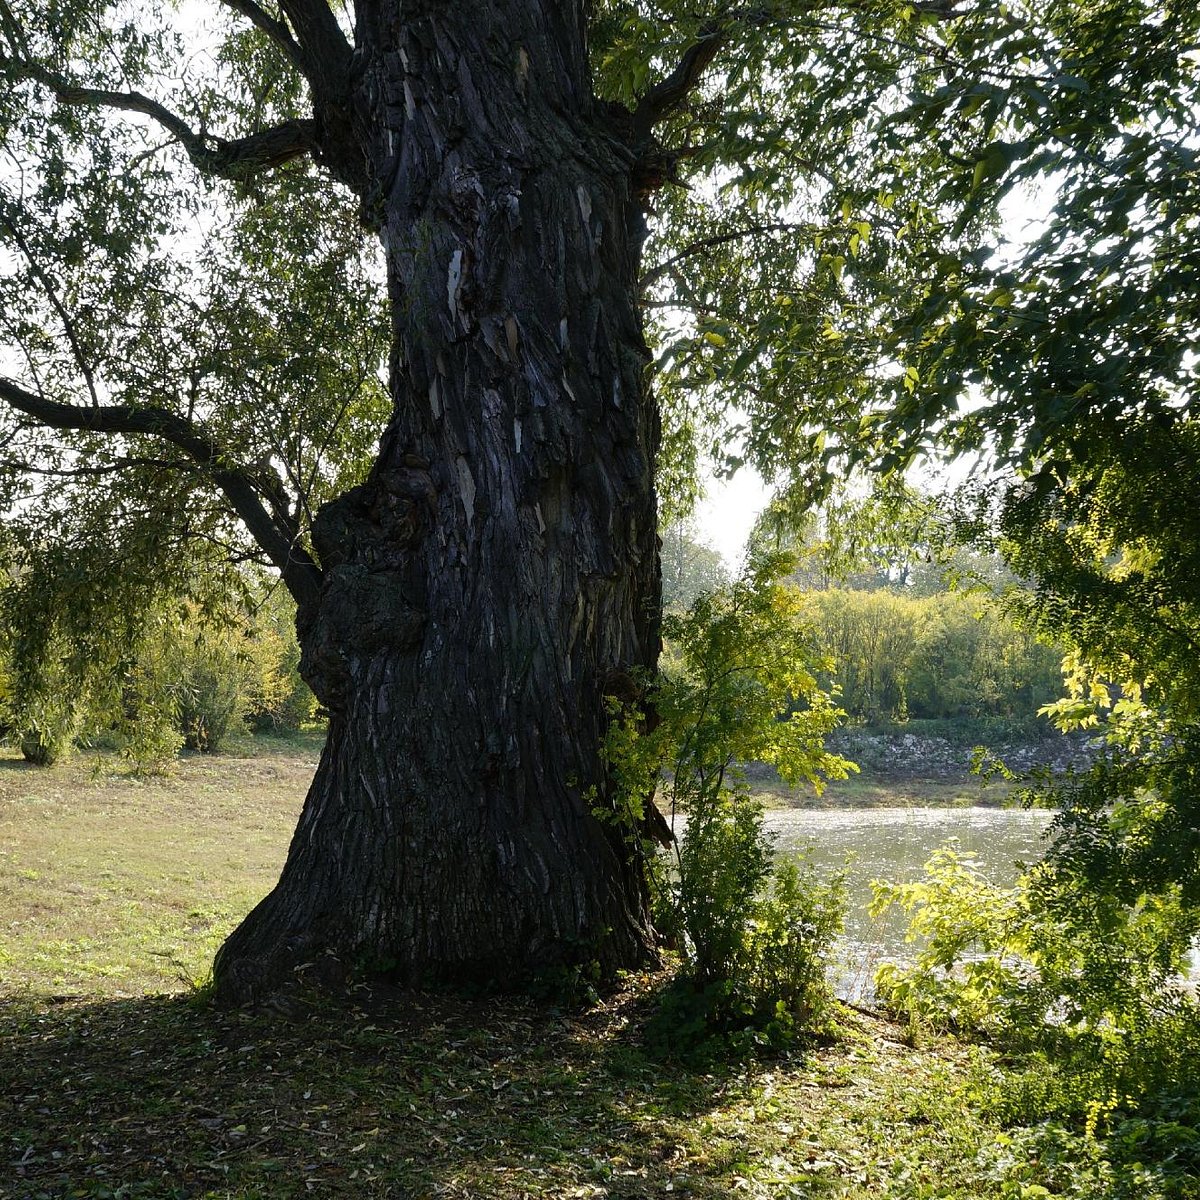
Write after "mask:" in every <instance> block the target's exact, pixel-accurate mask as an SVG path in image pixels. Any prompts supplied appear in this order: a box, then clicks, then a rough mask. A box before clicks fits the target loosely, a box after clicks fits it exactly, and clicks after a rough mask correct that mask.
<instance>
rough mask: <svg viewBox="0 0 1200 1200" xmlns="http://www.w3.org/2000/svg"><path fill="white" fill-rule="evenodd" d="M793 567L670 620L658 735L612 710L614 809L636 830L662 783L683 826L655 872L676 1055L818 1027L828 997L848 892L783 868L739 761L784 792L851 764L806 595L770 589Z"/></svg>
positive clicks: (669, 1029)
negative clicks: (708, 1044) (832, 739)
mask: <svg viewBox="0 0 1200 1200" xmlns="http://www.w3.org/2000/svg"><path fill="white" fill-rule="evenodd" d="M790 562H791V560H790V559H789V558H788V557H787V556H782V555H776V556H770V557H766V556H764V557H763V558H760V559H758V560H756V561H754V562H752V563H751V565H750V567H749V568H748V570H747V572H746V574H745V575H744V576H743V577H742V578H741V579H739V580H737V581H735V582H734V583H733V584H731V585H729V586H728V587H726V588H723V589H720V590H717V591H713V592H710V593H707V594H703V595H701V596H700V597H699V598H698V599H697V600H696V601H695V602H694V603H693V605H692V607H691V608H690V609H689V610H688V611H687V612H685V613H680V614H673V615H671V616H669V617H668V618H667V620H666V622H665V624H664V627H665V632H666V635H667V638H668V639H669V643H668V644H669V653H668V655H667V656H666V665H665V668H664V671H663V673H662V675H661V677H660V678H659V679H658V680H657V681H656V683H655V686H654V688H653V690H652V701H653V706H654V709H655V711H656V713H657V717H658V721H657V724H655V725H654V727H653V728H652V729H650V730H647V729H646V728H645V726H644V723H643V722H641V721H640V720H639V714H638V713H637V712H636V711H630V710H624V709H621V708H620V706H616V705H614V713H613V721H612V725H611V728H610V730H609V738H608V743H607V747H608V757H609V763H610V766H611V768H612V773H613V775H614V777H615V780H616V782H617V784H618V789H619V803H618V805H617V810H616V815H617V816H618V817H621V816H623V817H624V819H625V821H626V822H627V825H628V827H629V828H630V829H631V830H633V829H636V828H638V827H639V825H640V824H641V817H642V814H643V811H644V806H645V804H646V803H648V802H649V797H650V796H651V794H652V793H653V791H654V788H655V784H656V781H657V782H659V783H660V797H661V800H662V802H663V803H664V805H665V806H666V807H668V808H669V809H670V810H671V811H672V812H673V813H674V812H676V811H685V812H686V813H687V816H688V821H687V828H686V831H685V833H684V835H683V838H682V841H681V843H680V844H679V845H678V847H677V852H676V856H675V862H674V871H673V872H672V871H670V870H667V869H664V864H662V863H660V864H659V865H660V870H659V871H657V872H656V873H655V875H654V882H655V892H656V896H655V900H656V904H655V911H656V917H657V920H658V923H659V926H660V928H662V929H665V930H666V931H667V932H668V934H669V935H670V937H671V939H672V940H673V941H674V943H675V944H676V945H677V946H678V948H679V950H680V954H681V957H682V965H681V970H680V977H679V979H678V981H677V983H676V985H675V986H674V987H673V988H672V989H670V990H669V992H668V993H667V996H666V997H665V998H664V1009H663V1012H662V1013H661V1014H660V1016H659V1017H658V1018H657V1019H656V1020H655V1022H653V1024H652V1027H651V1038H652V1040H656V1041H659V1042H661V1043H662V1044H663V1045H664V1046H666V1047H668V1048H672V1049H679V1048H683V1047H685V1046H686V1045H687V1044H688V1043H689V1042H690V1041H693V1040H698V1039H702V1038H703V1037H705V1036H708V1035H711V1034H713V1033H719V1034H723V1035H726V1036H727V1037H728V1036H733V1037H735V1039H736V1038H738V1037H741V1036H743V1035H744V1037H745V1038H746V1039H748V1040H749V1041H750V1042H751V1043H754V1044H758V1043H760V1042H762V1041H764V1040H765V1041H767V1042H770V1043H773V1044H774V1043H778V1042H780V1041H782V1040H786V1039H787V1038H789V1037H791V1036H794V1035H795V1034H796V1033H798V1032H800V1031H802V1030H805V1029H811V1028H812V1027H813V1025H814V1024H817V1023H819V1018H820V1015H821V1014H822V1013H823V1012H824V1011H825V1009H826V1006H827V1004H828V1000H829V992H828V987H827V984H826V982H825V959H826V956H827V954H828V952H829V949H830V946H831V943H832V940H833V938H834V936H835V935H836V932H837V930H838V928H839V927H840V920H841V902H840V885H838V884H836V883H834V884H820V883H818V882H817V881H816V880H815V878H814V877H813V876H812V873H811V872H810V871H808V870H805V871H803V872H801V871H799V870H798V869H796V868H794V867H776V865H775V860H774V846H773V843H772V840H771V838H770V836H769V834H768V833H767V831H766V829H765V827H764V821H763V813H762V808H761V806H760V805H758V804H757V803H756V802H755V801H753V800H752V799H751V797H750V795H749V793H748V791H747V789H746V787H745V783H744V781H743V780H742V779H741V777H740V774H739V768H738V765H737V764H738V763H740V762H747V761H758V762H768V763H772V764H774V765H775V766H776V768H777V769H778V770H779V772H780V774H781V775H783V777H784V778H785V779H787V780H788V781H789V782H791V783H799V782H800V781H804V780H806V781H808V782H810V783H811V784H812V785H813V786H814V787H816V788H818V789H819V788H820V787H821V785H822V783H823V780H824V779H826V778H830V777H839V778H844V777H845V775H846V773H847V771H848V770H850V769H852V766H851V764H849V763H847V762H845V761H844V760H843V759H840V758H838V757H837V756H836V755H833V754H830V753H829V752H828V751H827V750H826V749H825V747H824V738H825V735H826V734H827V733H828V732H829V730H830V729H831V728H832V727H833V725H834V724H835V723H836V721H837V718H838V716H839V710H838V709H837V708H836V707H835V706H834V704H833V701H832V700H831V698H830V696H829V695H828V694H827V693H826V692H824V691H822V690H821V688H820V687H819V686H818V684H817V679H816V672H817V671H818V670H820V669H822V668H823V667H824V666H825V665H826V664H825V663H824V661H823V660H822V659H821V657H820V655H819V654H818V653H817V652H816V650H815V648H814V636H813V631H812V627H811V625H809V624H808V622H807V621H805V620H804V618H803V616H802V613H801V602H800V598H799V595H798V593H797V592H796V591H795V590H794V589H792V588H787V587H784V586H781V585H779V584H778V583H776V582H775V580H776V578H777V577H778V576H779V575H780V574H782V573H784V572H786V570H787V569H788V568H789V566H790ZM660 773H662V776H661V780H660V778H659V777H660Z"/></svg>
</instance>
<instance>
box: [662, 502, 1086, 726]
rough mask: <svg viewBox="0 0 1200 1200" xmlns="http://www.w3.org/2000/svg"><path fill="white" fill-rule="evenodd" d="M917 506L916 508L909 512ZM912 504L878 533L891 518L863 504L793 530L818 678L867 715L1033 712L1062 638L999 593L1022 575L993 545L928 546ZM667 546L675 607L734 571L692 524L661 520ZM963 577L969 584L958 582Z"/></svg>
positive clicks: (1046, 699)
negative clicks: (1052, 639)
mask: <svg viewBox="0 0 1200 1200" xmlns="http://www.w3.org/2000/svg"><path fill="white" fill-rule="evenodd" d="M914 510H915V511H916V512H917V516H916V517H912V516H911V515H908V514H911V512H912V511H914ZM905 512H906V515H908V519H907V523H906V524H905V525H904V526H902V527H900V526H898V525H897V524H896V523H894V522H893V524H891V525H890V526H889V527H888V528H887V530H886V532H887V534H888V535H889V536H888V537H886V538H884V537H879V536H878V535H879V533H880V530H881V529H882V527H883V525H884V518H883V517H880V516H878V514H874V513H872V510H871V508H870V507H869V506H868V505H865V504H860V505H858V506H857V507H856V508H854V509H853V511H851V508H850V506H849V505H847V506H846V507H845V508H844V509H843V510H842V511H838V512H834V513H833V514H832V515H831V513H830V511H829V510H828V509H826V510H824V511H822V512H820V513H817V514H816V515H815V516H813V517H811V518H810V521H811V526H812V527H811V528H810V529H807V530H805V531H804V532H803V533H802V536H800V537H798V538H797V537H793V538H791V539H789V541H790V543H791V544H790V545H789V546H788V550H789V551H790V552H791V553H792V554H793V555H794V556H795V560H796V566H795V568H794V569H793V571H792V573H791V575H790V576H789V578H788V582H789V583H790V585H791V586H792V587H793V588H795V589H797V590H798V591H799V592H801V593H802V594H803V596H804V601H803V612H804V614H805V616H806V618H807V620H808V621H809V622H810V623H811V626H812V629H813V633H814V641H815V645H816V648H817V649H818V650H819V651H820V653H821V654H823V655H824V656H825V657H826V659H827V660H828V661H829V663H830V664H831V665H830V668H829V670H827V671H826V672H824V674H823V675H822V678H821V684H822V686H823V687H836V688H837V689H839V695H838V703H839V704H840V706H841V707H842V709H843V710H844V711H845V712H846V714H847V716H848V717H849V718H850V719H852V720H854V721H865V722H867V723H871V724H875V723H880V722H891V721H897V720H901V721H902V720H906V719H908V718H910V717H911V718H918V719H943V720H944V719H951V720H953V719H960V718H962V719H985V720H986V719H998V720H1002V721H1005V722H1014V721H1018V722H1019V721H1024V720H1028V719H1030V718H1032V717H1033V716H1034V715H1035V714H1036V712H1037V710H1038V709H1039V708H1041V707H1042V706H1043V705H1046V704H1050V703H1052V702H1054V701H1055V700H1057V699H1058V698H1059V697H1060V696H1061V695H1062V692H1063V686H1064V685H1063V675H1062V651H1061V649H1059V648H1056V647H1054V646H1052V645H1049V644H1047V643H1046V642H1044V641H1040V640H1039V639H1038V638H1037V637H1036V636H1035V635H1034V633H1033V632H1032V630H1031V629H1030V628H1029V626H1028V623H1026V624H1025V625H1024V626H1022V624H1021V623H1019V622H1018V621H1017V620H1016V619H1014V617H1013V616H1012V615H1011V614H1010V613H1009V612H1008V611H1007V610H1006V609H1005V607H1004V605H1003V604H1002V603H1001V602H1000V601H999V600H998V599H996V596H998V595H999V594H1000V593H1002V592H1005V591H1006V590H1008V589H1011V587H1012V585H1013V583H1014V582H1015V581H1014V577H1013V576H1012V574H1011V573H1010V572H1009V571H1008V570H1007V569H1006V568H1005V567H1004V564H1003V562H1002V561H1001V560H1000V559H999V558H998V557H996V556H993V555H980V554H973V553H971V552H969V551H966V550H964V549H962V548H952V549H949V550H947V549H946V548H944V547H932V546H931V545H930V544H929V541H928V540H927V538H928V535H927V531H926V529H925V527H924V526H925V525H927V524H928V521H929V516H928V505H926V510H925V511H922V510H921V509H919V508H918V507H917V506H916V505H915V504H910V506H909V508H908V509H907V510H905ZM864 514H865V516H864ZM868 519H870V520H871V521H872V523H871V524H868ZM919 522H924V525H922V524H920V523H919ZM764 525H765V522H764V523H761V524H760V533H761V530H762V528H763V526H764ZM864 528H865V530H866V533H867V535H868V536H865V537H864V536H863V535H862V533H861V531H862V530H863V529H864ZM871 534H874V535H876V536H875V537H874V538H871V537H870V536H869V535H871ZM855 536H857V537H858V538H859V541H858V544H855V543H854V542H853V538H854V537H855ZM758 540H759V541H762V540H763V539H762V538H761V536H760V537H759V538H758ZM797 543H798V544H797ZM935 549H936V550H937V552H936V553H935V552H934V550H935ZM662 558H663V597H664V604H665V606H666V608H667V609H668V610H669V611H683V610H685V609H687V608H688V607H689V606H690V605H691V604H692V603H693V602H694V601H695V600H696V598H697V596H699V595H702V594H705V593H712V592H715V591H717V590H718V589H720V588H721V587H722V586H724V585H725V584H727V583H728V581H729V571H728V568H727V567H726V566H725V563H724V561H723V560H722V558H721V556H720V555H719V554H718V553H717V551H715V550H713V549H712V548H711V547H709V546H706V545H704V544H703V543H702V542H701V541H699V540H698V537H697V534H696V529H695V526H694V525H688V524H685V523H680V524H676V525H673V526H670V527H669V528H668V529H667V530H666V531H665V533H664V535H663V550H662ZM965 582H970V583H971V584H973V585H974V586H973V588H971V589H969V590H962V591H957V590H955V585H956V584H958V583H965Z"/></svg>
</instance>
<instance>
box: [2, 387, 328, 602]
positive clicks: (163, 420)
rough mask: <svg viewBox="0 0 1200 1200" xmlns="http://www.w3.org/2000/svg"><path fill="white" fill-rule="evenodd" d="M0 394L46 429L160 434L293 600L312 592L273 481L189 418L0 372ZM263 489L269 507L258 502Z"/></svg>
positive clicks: (314, 573)
mask: <svg viewBox="0 0 1200 1200" xmlns="http://www.w3.org/2000/svg"><path fill="white" fill-rule="evenodd" d="M0 400H3V401H4V402H5V403H7V404H8V405H9V406H10V407H11V408H14V409H16V410H17V411H18V412H21V413H24V414H25V415H26V416H29V417H32V418H33V419H34V420H35V421H37V422H38V423H39V424H40V425H43V426H45V427H47V428H49V429H69V430H77V431H80V432H84V433H98V434H132V435H139V434H141V435H147V436H151V437H158V438H162V439H163V441H165V442H169V443H170V444H171V445H173V446H175V447H176V448H177V449H179V450H182V451H183V452H184V453H185V454H186V455H187V456H188V457H189V458H190V459H191V460H192V461H193V462H194V463H196V464H197V465H199V466H200V467H202V468H203V469H204V470H205V471H206V472H207V473H208V475H209V478H211V479H212V481H213V483H214V484H215V485H216V486H217V487H218V488H219V489H220V490H221V492H222V493H223V494H224V496H225V499H226V500H227V501H228V502H229V504H230V506H231V507H232V509H233V511H234V512H235V513H236V514H237V516H238V517H239V518H240V519H241V521H242V523H243V524H244V525H245V526H246V528H247V530H249V532H250V535H251V536H252V537H253V538H254V540H255V541H256V542H257V543H258V544H259V546H261V547H262V549H263V551H264V553H265V554H266V555H267V557H268V558H270V560H271V562H273V563H274V564H275V566H276V567H277V568H278V570H279V572H280V574H281V575H282V576H283V581H284V583H285V584H286V586H287V589H288V591H290V592H291V593H292V595H293V597H295V599H296V602H297V603H298V604H305V603H307V602H309V601H311V600H313V599H314V598H315V596H316V593H317V589H318V588H319V587H320V583H321V569H320V567H318V566H317V564H316V562H315V561H314V560H313V558H312V557H311V555H309V553H308V551H307V550H305V549H304V547H303V546H302V545H301V544H300V541H299V529H298V527H297V525H296V522H295V521H294V520H293V519H292V518H290V517H289V516H288V515H287V513H286V512H284V511H282V510H281V506H280V504H279V503H278V498H277V492H278V490H279V485H278V482H277V481H272V480H264V479H262V478H258V477H257V476H256V475H254V474H253V473H252V472H250V471H248V470H246V469H245V468H244V467H241V466H239V465H238V464H236V463H234V462H232V461H231V460H230V459H229V457H228V456H227V455H225V454H224V453H223V452H222V450H221V448H220V447H219V446H218V445H217V444H216V443H215V442H214V441H212V439H211V438H209V437H207V436H206V435H205V434H204V433H203V432H201V430H200V429H198V428H197V427H196V425H195V424H193V423H192V422H191V421H188V420H186V419H185V418H183V417H181V416H179V415H178V414H176V413H172V412H168V411H167V410H166V409H161V408H131V407H129V406H127V405H115V404H114V405H92V406H83V405H76V404H63V403H61V402H59V401H56V400H49V399H47V398H46V397H44V396H39V395H37V394H35V393H33V392H30V391H27V390H26V389H25V388H23V387H21V386H20V385H18V384H16V383H13V382H12V381H11V380H8V379H4V378H0ZM264 495H265V496H266V497H267V499H268V503H269V504H270V511H268V508H267V506H266V505H264V503H263V500H262V497H263V496H264Z"/></svg>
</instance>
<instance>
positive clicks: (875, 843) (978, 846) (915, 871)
mask: <svg viewBox="0 0 1200 1200" xmlns="http://www.w3.org/2000/svg"><path fill="white" fill-rule="evenodd" d="M1050 817H1051V814H1050V813H1048V812H1043V811H1036V810H1035V811H1029V810H1026V809H1011V808H870V809H791V810H787V811H783V812H771V813H768V814H767V825H768V828H770V829H771V831H772V832H773V833H775V835H776V837H777V838H778V842H777V845H778V847H779V850H780V852H781V853H784V854H803V853H804V852H805V851H807V852H808V853H809V856H810V861H811V862H812V864H813V866H814V867H815V868H816V870H817V872H818V874H820V875H826V874H832V873H834V872H836V871H839V870H842V871H845V873H846V900H847V911H846V929H845V934H844V937H843V941H842V945H841V947H840V954H839V964H838V970H837V989H838V992H839V994H841V995H843V996H846V997H848V998H862V997H865V996H867V995H869V992H870V982H871V977H872V976H873V974H874V971H875V967H876V966H878V965H879V963H880V962H881V961H884V960H886V959H897V958H899V959H903V958H906V957H907V956H908V953H909V947H908V946H907V945H906V944H905V941H904V930H905V925H906V922H905V919H904V916H903V914H901V913H898V912H889V913H887V914H886V915H885V916H884V917H881V918H876V917H870V916H868V914H867V903H868V901H869V900H870V898H871V880H872V879H889V880H893V881H895V882H898V883H900V882H907V881H909V880H913V879H917V878H919V877H920V876H921V873H922V869H923V867H924V865H925V863H926V861H927V860H928V858H929V856H930V855H931V854H932V853H933V851H934V850H935V849H936V848H937V847H938V846H940V845H942V844H943V843H944V842H946V841H947V840H949V839H950V838H955V839H957V841H958V845H959V848H960V849H961V850H962V852H963V853H969V854H972V855H973V856H974V857H975V858H976V859H977V860H978V861H979V864H980V867H981V869H982V871H983V873H984V874H985V875H986V876H987V877H988V878H989V879H990V880H991V881H992V882H993V883H996V884H1000V885H1006V884H1009V883H1011V882H1012V881H1013V880H1014V879H1015V878H1016V876H1017V873H1018V871H1019V870H1020V868H1021V865H1022V864H1028V863H1031V862H1034V861H1036V860H1037V859H1038V858H1040V857H1041V856H1042V853H1043V851H1044V849H1045V836H1044V835H1045V831H1046V827H1047V825H1048V824H1049V822H1050Z"/></svg>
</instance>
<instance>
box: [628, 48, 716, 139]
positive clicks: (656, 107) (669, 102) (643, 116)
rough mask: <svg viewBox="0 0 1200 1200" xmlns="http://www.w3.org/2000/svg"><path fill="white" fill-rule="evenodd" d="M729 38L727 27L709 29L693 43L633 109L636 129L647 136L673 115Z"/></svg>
mask: <svg viewBox="0 0 1200 1200" xmlns="http://www.w3.org/2000/svg"><path fill="white" fill-rule="evenodd" d="M727 39H728V32H727V30H726V29H725V28H724V27H718V28H715V29H708V30H706V31H704V32H703V33H702V34H701V35H700V37H699V38H697V40H696V41H694V42H693V43H692V44H691V45H690V46H689V47H688V48H687V50H686V51H684V54H683V57H682V58H681V59H680V60H679V63H678V65H677V66H676V67H675V69H674V70H673V71H672V72H671V73H670V75H668V76H667V77H666V78H665V79H663V80H662V81H661V82H659V83H656V84H655V85H654V87H652V88H651V89H650V90H649V91H648V92H647V93H646V94H645V95H644V96H643V97H642V98H641V99H640V100H639V101H638V103H637V107H636V108H635V109H634V110H633V121H634V128H635V129H636V130H637V131H638V132H639V133H642V134H647V133H649V132H650V130H652V129H653V128H654V126H655V125H657V124H658V123H659V122H660V121H662V120H663V119H664V118H666V117H668V116H670V115H671V113H673V112H674V111H675V110H676V109H677V108H679V106H680V105H681V104H682V103H683V102H684V101H685V100H686V99H687V98H688V96H689V95H691V93H692V92H693V91H694V90H695V88H696V85H697V84H698V83H699V82H700V79H701V77H702V76H703V74H704V72H705V71H706V70H707V69H708V66H709V64H710V63H711V62H712V60H713V59H714V58H716V56H717V53H718V51H719V50H720V49H721V47H722V46H723V45H724V44H725V42H726V40H727Z"/></svg>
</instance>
